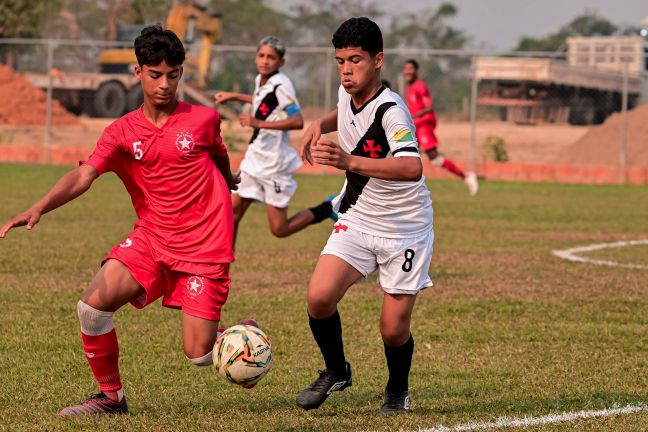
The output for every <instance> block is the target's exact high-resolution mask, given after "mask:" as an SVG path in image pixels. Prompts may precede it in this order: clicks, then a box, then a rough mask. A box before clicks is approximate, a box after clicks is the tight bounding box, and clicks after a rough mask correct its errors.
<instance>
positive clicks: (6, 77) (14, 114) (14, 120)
mask: <svg viewBox="0 0 648 432" xmlns="http://www.w3.org/2000/svg"><path fill="white" fill-rule="evenodd" d="M0 100H1V101H2V103H0V124H9V125H44V124H45V121H46V113H47V94H46V93H45V92H44V91H43V90H41V89H39V88H37V87H34V86H33V85H32V84H31V83H30V82H29V81H28V80H27V78H25V77H24V76H23V75H21V74H19V73H17V72H16V71H14V70H13V69H11V68H10V67H9V66H5V65H0ZM52 123H53V124H56V125H64V124H76V123H78V119H77V118H76V117H75V116H74V115H72V114H70V113H69V112H67V111H66V110H65V108H63V107H62V106H61V104H60V103H59V102H58V101H56V100H53V101H52Z"/></svg>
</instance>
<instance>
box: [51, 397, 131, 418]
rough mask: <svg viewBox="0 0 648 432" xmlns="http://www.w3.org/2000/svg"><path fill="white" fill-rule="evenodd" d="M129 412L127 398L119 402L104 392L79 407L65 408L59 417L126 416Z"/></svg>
mask: <svg viewBox="0 0 648 432" xmlns="http://www.w3.org/2000/svg"><path fill="white" fill-rule="evenodd" d="M127 412H128V404H127V403H126V396H124V397H122V400H121V401H119V402H117V401H114V400H112V399H110V398H109V397H108V396H106V394H105V393H104V392H99V393H97V394H95V395H92V396H90V397H89V398H88V400H86V401H85V402H83V403H81V404H79V405H73V406H69V407H66V408H63V409H62V410H61V411H60V412H59V415H60V416H61V417H73V416H78V415H86V414H125V413H127Z"/></svg>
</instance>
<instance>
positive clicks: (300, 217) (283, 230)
mask: <svg viewBox="0 0 648 432" xmlns="http://www.w3.org/2000/svg"><path fill="white" fill-rule="evenodd" d="M266 208H267V211H268V223H269V224H270V231H271V232H272V234H273V235H274V236H275V237H279V238H281V237H287V236H289V235H292V234H294V233H296V232H297V231H301V230H303V229H304V228H306V227H307V226H309V225H313V224H317V223H320V222H322V221H323V220H326V219H328V218H330V217H332V214H333V205H332V204H331V202H330V201H328V200H327V201H324V202H322V203H321V204H319V205H317V206H315V207H311V208H308V209H305V210H302V211H299V212H297V213H295V214H294V215H292V216H291V217H288V208H287V207H286V208H279V207H274V206H272V205H267V206H266Z"/></svg>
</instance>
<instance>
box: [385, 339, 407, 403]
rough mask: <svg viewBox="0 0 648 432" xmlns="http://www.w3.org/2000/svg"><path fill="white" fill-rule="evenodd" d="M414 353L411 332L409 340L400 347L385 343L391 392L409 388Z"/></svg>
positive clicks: (388, 386)
mask: <svg viewBox="0 0 648 432" xmlns="http://www.w3.org/2000/svg"><path fill="white" fill-rule="evenodd" d="M383 343H384V342H383ZM412 354H414V337H413V336H412V335H411V334H410V338H409V339H408V340H407V342H405V343H404V344H403V345H401V346H399V347H392V346H389V345H387V344H385V357H387V369H389V380H388V381H387V390H388V391H389V392H401V391H404V390H407V389H408V388H409V383H408V377H409V372H410V367H411V366H412Z"/></svg>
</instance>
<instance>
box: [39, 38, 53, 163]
mask: <svg viewBox="0 0 648 432" xmlns="http://www.w3.org/2000/svg"><path fill="white" fill-rule="evenodd" d="M52 69H54V43H53V42H52V41H51V40H48V41H47V107H46V114H45V146H44V147H43V154H42V157H41V160H42V162H43V163H44V164H48V163H50V162H51V161H52V157H51V156H52V155H51V150H52V149H51V145H52V88H53V85H54V84H53V83H52Z"/></svg>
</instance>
